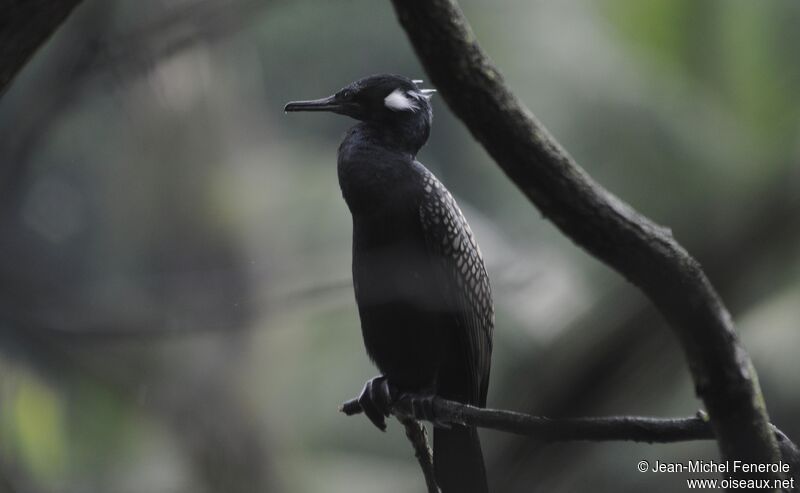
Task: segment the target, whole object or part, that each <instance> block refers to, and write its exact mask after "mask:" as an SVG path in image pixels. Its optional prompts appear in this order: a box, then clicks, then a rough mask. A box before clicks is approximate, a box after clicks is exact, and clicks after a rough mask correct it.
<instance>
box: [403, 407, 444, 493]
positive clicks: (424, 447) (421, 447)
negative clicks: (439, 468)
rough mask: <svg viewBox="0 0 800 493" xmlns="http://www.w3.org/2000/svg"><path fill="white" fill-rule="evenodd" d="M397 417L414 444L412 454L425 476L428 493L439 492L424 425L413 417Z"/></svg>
mask: <svg viewBox="0 0 800 493" xmlns="http://www.w3.org/2000/svg"><path fill="white" fill-rule="evenodd" d="M397 419H398V421H400V423H402V424H403V426H404V427H405V429H406V436H407V437H408V440H409V441H410V442H411V445H413V446H414V455H415V456H416V457H417V461H419V467H420V468H421V469H422V475H423V476H424V477H425V485H426V486H427V487H428V493H440V491H439V485H437V484H436V474H435V472H434V469H433V452H432V451H431V448H430V445H429V444H428V433H427V432H426V431H425V426H423V424H422V423H420V422H419V421H417V420H415V419H411V418H407V417H398V418H397Z"/></svg>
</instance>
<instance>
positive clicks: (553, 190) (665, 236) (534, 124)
mask: <svg viewBox="0 0 800 493" xmlns="http://www.w3.org/2000/svg"><path fill="white" fill-rule="evenodd" d="M392 3H393V4H394V8H395V10H396V12H397V16H398V19H399V21H400V23H401V24H402V26H403V28H404V29H405V30H406V33H407V34H408V37H409V39H410V40H411V43H412V45H413V46H414V49H415V50H416V53H417V55H418V57H419V59H420V60H421V62H422V64H423V65H424V67H425V69H426V71H427V72H428V74H429V76H430V78H431V79H432V81H433V83H434V85H435V86H436V87H437V88H438V89H439V91H440V93H441V94H442V96H443V97H444V99H445V101H446V102H447V103H448V105H449V106H450V108H451V109H452V110H453V112H454V113H455V114H456V115H457V116H458V117H459V118H460V119H461V120H462V121H463V122H464V123H465V125H466V126H467V127H468V128H469V130H470V131H471V132H472V134H473V135H474V136H475V138H476V139H477V140H478V141H479V142H480V143H481V144H482V145H483V146H484V147H485V148H486V150H487V151H488V152H489V154H490V155H491V156H492V157H493V158H494V159H495V161H497V163H498V164H499V165H500V167H501V168H502V169H503V170H504V171H505V173H506V174H507V175H508V176H509V177H510V178H511V180H512V181H513V182H514V183H515V184H516V185H517V186H518V187H519V188H520V189H521V190H522V192H523V193H525V195H526V196H527V197H528V198H529V199H530V200H531V201H532V202H533V203H534V204H535V205H536V206H537V208H538V209H539V210H540V211H541V213H542V214H543V215H544V216H546V217H548V218H550V219H551V220H552V221H553V222H554V223H555V224H556V225H557V226H558V227H559V228H560V229H561V231H562V232H564V233H565V234H566V235H567V236H569V237H570V238H571V239H572V240H573V241H575V242H576V243H577V244H578V245H580V246H582V247H583V248H585V249H586V250H587V251H589V252H590V253H591V254H593V255H594V256H596V257H597V258H599V259H600V260H602V261H603V262H605V263H606V264H608V265H609V266H611V267H613V268H614V269H616V270H617V271H618V272H620V273H621V274H622V275H623V276H625V277H626V278H627V279H628V280H629V281H631V282H632V283H634V284H635V285H637V286H638V287H639V288H641V289H642V290H643V291H644V292H645V293H646V294H647V295H648V296H649V298H650V299H651V300H652V301H653V303H654V304H655V305H656V306H657V307H658V309H659V310H660V311H661V313H662V314H663V315H664V316H665V318H666V319H667V320H668V321H669V323H670V324H671V325H672V327H673V328H674V329H675V332H676V333H677V335H678V338H679V340H680V342H681V344H682V346H683V348H684V351H685V353H686V356H687V359H688V362H689V366H690V369H691V372H692V377H693V379H694V382H695V387H696V391H697V393H698V395H699V396H700V397H701V398H702V399H703V401H704V403H705V405H706V408H707V409H708V410H709V414H710V417H711V423H712V426H713V430H714V434H715V436H716V438H717V440H718V443H719V446H720V450H721V452H722V455H723V457H724V458H726V459H741V460H746V461H748V462H759V463H768V462H774V461H776V460H777V458H778V455H779V452H778V448H777V444H776V440H775V436H774V434H773V433H772V432H771V430H770V428H769V419H768V416H767V411H766V406H765V404H764V400H763V397H762V395H761V390H760V388H759V385H758V380H757V378H756V374H755V371H754V369H753V367H752V364H751V362H750V358H749V356H748V355H747V353H746V352H745V351H744V349H743V347H742V345H741V343H740V342H739V339H738V337H737V335H736V333H735V331H734V328H733V323H732V321H731V318H730V315H729V314H728V311H727V309H726V308H725V306H724V305H723V304H722V302H721V300H720V299H719V297H718V295H717V293H716V292H715V291H714V289H713V287H712V286H711V284H710V282H709V280H708V279H707V278H706V276H705V274H704V272H703V270H702V268H701V267H700V265H699V264H698V262H697V261H696V260H695V259H694V258H692V257H691V256H690V255H689V254H688V253H687V252H686V251H685V250H684V249H683V248H682V247H681V246H680V245H679V244H678V243H677V242H676V241H675V239H674V238H673V237H672V234H671V232H670V230H668V229H667V228H664V227H662V226H659V225H657V224H655V223H653V222H652V221H650V220H649V219H647V218H646V217H644V216H642V215H640V214H639V213H637V212H636V211H635V210H633V208H631V207H630V206H629V205H627V204H625V203H623V202H622V201H620V200H619V199H618V198H616V197H615V196H613V195H612V194H611V193H610V192H608V191H607V190H605V189H604V188H603V187H601V186H600V185H599V184H597V183H596V182H594V180H592V178H591V177H590V176H589V175H588V174H587V173H586V172H585V171H584V170H583V169H581V168H580V167H579V166H578V165H577V164H576V163H575V161H574V160H573V159H572V158H571V157H570V156H569V155H568V154H567V152H566V151H565V150H564V149H562V148H561V146H560V145H559V144H558V142H556V140H555V139H554V138H553V137H552V136H550V134H549V133H548V132H547V130H546V129H545V128H544V127H543V126H542V125H541V124H540V123H539V122H538V121H537V120H536V118H535V117H534V116H533V115H532V114H531V112H530V111H529V110H528V109H527V108H526V107H525V106H524V105H523V104H522V102H521V101H519V100H518V99H517V97H516V96H515V95H514V94H513V93H512V92H511V90H510V89H509V88H508V87H507V86H506V84H505V82H504V80H503V77H502V76H501V75H500V73H499V71H498V70H497V69H496V68H495V67H494V65H493V64H492V62H491V60H490V59H489V57H488V56H487V55H486V54H485V53H484V52H483V50H482V49H481V48H480V46H479V45H478V43H477V41H476V38H475V35H474V34H473V32H472V30H471V28H470V26H469V24H468V22H467V20H466V18H465V17H464V15H463V14H462V12H461V10H460V9H459V7H458V5H457V4H456V3H455V1H454V0H392ZM736 476H737V474H734V477H736ZM765 477H775V476H774V475H772V474H768V475H766V476H765Z"/></svg>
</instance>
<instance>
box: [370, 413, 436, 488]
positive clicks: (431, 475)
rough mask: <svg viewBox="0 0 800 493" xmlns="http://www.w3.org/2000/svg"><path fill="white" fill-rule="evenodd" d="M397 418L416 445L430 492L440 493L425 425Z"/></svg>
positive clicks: (416, 453)
mask: <svg viewBox="0 0 800 493" xmlns="http://www.w3.org/2000/svg"><path fill="white" fill-rule="evenodd" d="M359 407H360V406H359ZM397 419H398V421H400V423H402V424H403V426H404V427H405V429H406V436H407V437H408V440H409V441H410V442H411V445H412V446H413V447H414V455H415V456H416V457H417V461H419V467H420V469H422V475H423V476H424V477H425V486H427V488H428V493H440V490H439V485H438V484H436V472H435V470H434V468H433V452H432V451H431V448H430V446H429V445H428V434H427V432H426V431H425V427H424V426H423V425H422V423H420V422H419V421H417V420H416V419H412V418H407V417H404V416H398V417H397Z"/></svg>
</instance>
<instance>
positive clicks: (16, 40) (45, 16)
mask: <svg viewBox="0 0 800 493" xmlns="http://www.w3.org/2000/svg"><path fill="white" fill-rule="evenodd" d="M79 3H81V0H26V1H20V0H3V1H2V4H0V97H2V95H3V93H4V92H5V90H6V89H7V88H8V85H9V84H10V83H11V81H12V80H14V76H16V75H17V73H18V72H19V71H20V70H21V69H22V67H24V66H25V64H26V63H28V60H30V58H31V57H32V56H33V54H34V53H36V50H38V49H39V47H40V46H41V45H42V44H44V42H45V41H47V39H48V38H49V37H50V35H52V34H53V33H54V32H55V30H56V29H58V26H60V25H61V23H62V22H64V19H66V18H67V16H68V15H69V14H70V12H72V9H74V8H75V6H76V5H78V4H79Z"/></svg>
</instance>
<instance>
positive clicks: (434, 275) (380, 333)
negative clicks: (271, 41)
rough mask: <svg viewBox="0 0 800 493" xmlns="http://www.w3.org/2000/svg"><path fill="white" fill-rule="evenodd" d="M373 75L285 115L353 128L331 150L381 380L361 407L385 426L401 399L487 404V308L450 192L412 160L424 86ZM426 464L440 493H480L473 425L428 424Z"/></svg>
mask: <svg viewBox="0 0 800 493" xmlns="http://www.w3.org/2000/svg"><path fill="white" fill-rule="evenodd" d="M421 82H422V81H412V80H410V79H407V78H405V77H401V76H398V75H373V76H370V77H366V78H364V79H361V80H358V81H356V82H353V83H352V84H350V85H348V86H346V87H344V88H343V89H341V90H340V91H339V92H337V93H336V94H334V95H332V96H329V97H327V98H323V99H317V100H313V101H296V102H291V103H289V104H287V105H286V107H285V111H330V112H334V113H338V114H341V115H346V116H350V117H352V118H355V119H356V120H359V123H357V124H356V125H355V126H353V127H352V128H351V129H350V130H348V132H347V134H346V135H345V137H344V140H343V141H342V144H341V145H340V146H339V160H338V172H339V185H340V187H341V189H342V195H343V196H344V200H345V202H347V205H348V207H349V209H350V213H351V214H352V216H353V285H354V287H355V296H356V302H357V304H358V311H359V315H360V317H361V330H362V333H363V336H364V344H365V346H366V349H367V353H368V354H369V356H370V358H371V359H372V360H373V361H374V362H375V364H376V365H377V367H378V368H379V369H380V371H381V373H382V375H381V376H379V377H375V378H374V379H372V380H370V381H369V382H367V385H366V386H365V388H364V392H362V396H361V398H360V399H359V401H360V402H361V405H362V408H363V409H364V412H365V414H366V415H367V416H368V417H369V418H370V420H372V421H373V423H375V425H376V426H378V427H379V428H380V429H385V426H386V425H385V421H384V417H385V416H388V410H387V409H388V403H389V402H391V399H392V398H393V397H394V396H396V395H397V393H398V392H400V393H402V392H408V393H413V394H417V395H420V394H421V395H424V396H427V397H425V398H423V399H421V400H420V401H417V402H415V405H419V408H420V409H421V410H423V412H425V410H427V413H428V414H429V416H430V418H432V419H433V420H434V421H435V417H434V416H432V414H431V413H430V404H431V402H432V400H431V399H432V396H434V395H438V396H441V397H444V398H446V399H452V400H456V401H459V402H463V403H466V404H472V405H475V406H480V407H484V406H485V405H486V392H487V388H488V383H489V368H490V364H491V353H492V330H493V327H494V308H493V306H492V294H491V288H490V286H489V277H488V275H487V274H486V268H485V267H484V263H483V259H482V257H481V252H480V249H479V248H478V245H477V243H476V242H475V238H474V237H473V235H472V231H471V230H470V228H469V225H468V224H467V221H466V219H464V215H463V214H462V213H461V210H460V209H459V207H458V205H457V204H456V201H455V200H454V199H453V197H452V195H450V192H448V191H447V189H446V188H445V187H444V185H442V184H441V183H440V182H439V180H438V179H437V178H436V177H435V176H434V175H433V174H432V173H431V172H430V171H428V170H427V169H426V168H425V167H424V166H423V165H422V164H421V163H420V162H419V161H417V160H416V155H417V152H418V151H419V150H420V148H421V147H422V146H423V145H424V144H425V142H426V141H427V140H428V136H429V134H430V128H431V120H432V117H433V111H432V108H431V105H430V102H429V99H430V97H431V93H432V92H434V91H432V90H430V89H421V88H420V87H419V84H420V83H421ZM433 444H434V465H435V470H436V477H437V481H438V483H439V486H440V487H441V488H442V491H443V492H444V493H451V492H459V493H464V492H484V491H487V489H488V488H487V482H486V471H485V468H484V463H483V455H482V453H481V445H480V441H479V439H478V434H477V431H476V430H475V429H474V428H468V427H462V426H452V427H449V428H447V427H443V426H436V427H435V429H434V442H433Z"/></svg>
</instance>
